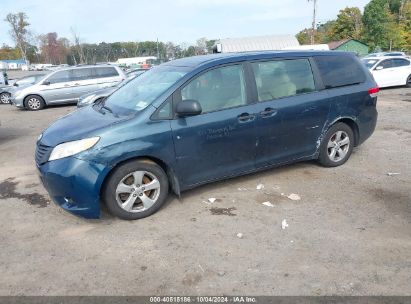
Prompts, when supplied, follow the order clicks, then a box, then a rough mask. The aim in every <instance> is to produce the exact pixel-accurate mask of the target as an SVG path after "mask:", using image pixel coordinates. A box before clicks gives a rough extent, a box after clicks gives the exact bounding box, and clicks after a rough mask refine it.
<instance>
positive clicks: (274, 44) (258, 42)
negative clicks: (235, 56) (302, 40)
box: [214, 35, 300, 53]
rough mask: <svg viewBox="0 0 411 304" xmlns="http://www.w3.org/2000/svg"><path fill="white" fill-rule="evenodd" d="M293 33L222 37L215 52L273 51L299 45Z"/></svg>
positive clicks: (215, 47)
mask: <svg viewBox="0 0 411 304" xmlns="http://www.w3.org/2000/svg"><path fill="white" fill-rule="evenodd" d="M299 46H300V44H299V43H298V40H297V38H295V36H293V35H269V36H253V37H243V38H225V39H220V40H219V41H217V42H216V44H215V46H214V53H236V52H251V51H273V50H283V49H286V48H296V47H299Z"/></svg>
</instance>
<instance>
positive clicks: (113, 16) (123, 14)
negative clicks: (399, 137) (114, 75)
mask: <svg viewBox="0 0 411 304" xmlns="http://www.w3.org/2000/svg"><path fill="white" fill-rule="evenodd" d="M368 2H369V0H334V1H330V0H318V1H317V15H318V19H317V20H318V21H320V22H325V21H327V20H330V19H334V18H335V17H336V16H337V14H338V11H339V10H340V9H343V8H345V7H347V6H358V7H359V8H360V9H361V10H363V9H364V6H365V5H366V4H367V3H368ZM312 6H313V4H312V2H308V1H307V0H134V1H133V0H0V20H1V21H0V45H2V44H3V43H6V44H9V45H13V42H12V40H11V38H10V35H9V26H8V24H7V23H6V22H5V21H4V19H5V17H6V15H7V14H8V13H10V12H12V13H16V12H25V13H26V14H27V15H28V17H29V22H30V29H31V31H32V32H33V33H34V34H35V35H36V34H37V35H38V34H45V33H48V32H57V34H58V36H59V37H66V38H69V39H70V40H71V39H72V34H71V29H74V31H75V32H77V34H79V35H80V38H81V41H82V42H87V43H99V42H103V41H104V42H115V41H144V40H156V39H157V38H158V40H159V41H164V42H166V41H172V42H174V43H178V44H180V43H187V44H194V43H195V42H196V40H197V39H198V38H201V37H206V38H208V39H218V38H228V37H231V38H235V37H245V36H258V35H271V34H294V35H295V34H296V33H298V32H299V31H300V30H301V29H303V28H306V27H310V26H311V18H312Z"/></svg>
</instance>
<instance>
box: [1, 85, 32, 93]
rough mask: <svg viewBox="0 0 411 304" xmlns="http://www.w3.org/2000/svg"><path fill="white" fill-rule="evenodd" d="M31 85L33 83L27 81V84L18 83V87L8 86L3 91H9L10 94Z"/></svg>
mask: <svg viewBox="0 0 411 304" xmlns="http://www.w3.org/2000/svg"><path fill="white" fill-rule="evenodd" d="M32 85H33V84H30V83H27V84H24V85H19V86H18V87H17V86H10V87H8V88H7V89H5V91H6V92H9V93H10V94H14V93H15V92H17V91H20V90H23V89H25V88H27V87H29V86H32Z"/></svg>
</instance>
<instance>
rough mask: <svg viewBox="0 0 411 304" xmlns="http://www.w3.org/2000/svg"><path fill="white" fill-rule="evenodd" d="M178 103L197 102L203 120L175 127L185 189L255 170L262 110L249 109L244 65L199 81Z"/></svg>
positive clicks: (207, 74) (184, 120)
mask: <svg viewBox="0 0 411 304" xmlns="http://www.w3.org/2000/svg"><path fill="white" fill-rule="evenodd" d="M175 96H177V97H175V98H174V99H177V102H178V100H182V101H184V100H189V99H191V100H192V99H194V100H197V101H198V102H199V103H200V105H201V107H202V114H200V115H196V116H191V117H185V118H176V119H175V120H172V121H171V129H172V133H173V139H174V145H175V153H176V161H177V170H178V174H179V178H180V180H181V181H182V186H183V187H190V186H193V185H195V184H199V183H202V182H206V181H211V180H214V179H219V178H223V177H229V176H232V175H237V174H240V173H242V172H246V171H250V170H253V169H254V157H255V145H256V135H255V122H256V115H255V111H256V105H249V104H248V98H247V89H246V83H245V74H244V69H243V65H241V64H237V65H230V66H223V67H219V68H215V69H212V70H209V71H207V72H205V73H202V74H201V75H200V76H197V77H195V78H194V79H193V80H192V81H190V82H189V83H188V84H187V85H185V86H184V87H183V88H182V89H181V90H179V91H178V92H177V93H176V94H175Z"/></svg>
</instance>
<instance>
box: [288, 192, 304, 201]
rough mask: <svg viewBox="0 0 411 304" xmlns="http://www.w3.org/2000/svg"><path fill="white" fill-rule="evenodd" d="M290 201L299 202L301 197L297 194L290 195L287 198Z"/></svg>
mask: <svg viewBox="0 0 411 304" xmlns="http://www.w3.org/2000/svg"><path fill="white" fill-rule="evenodd" d="M287 197H288V198H289V199H290V200H293V201H299V200H300V199H301V197H300V196H299V195H298V194H295V193H291V194H290V195H288V196H287Z"/></svg>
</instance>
